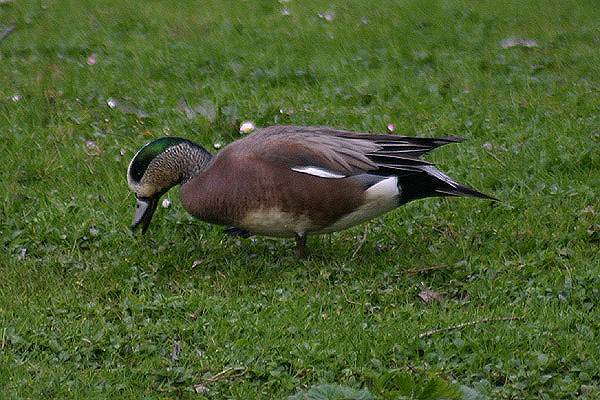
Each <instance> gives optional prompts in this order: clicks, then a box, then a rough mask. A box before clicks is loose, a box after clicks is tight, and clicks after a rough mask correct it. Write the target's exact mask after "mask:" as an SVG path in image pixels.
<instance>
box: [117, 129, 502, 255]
mask: <svg viewBox="0 0 600 400" xmlns="http://www.w3.org/2000/svg"><path fill="white" fill-rule="evenodd" d="M462 141H464V139H462V138H459V137H442V138H424V137H409V136H400V135H395V134H391V133H386V134H377V133H357V132H352V131H348V130H342V129H337V128H330V127H320V126H318V127H311V126H294V125H277V126H270V127H265V128H259V129H256V130H254V131H252V132H251V133H249V134H248V135H246V136H243V137H241V138H240V139H238V140H235V141H233V142H232V143H230V144H228V145H226V146H224V147H223V148H222V149H221V150H220V151H219V152H218V153H217V154H216V155H214V154H212V153H210V152H209V151H207V150H206V149H205V148H204V147H202V146H201V145H199V144H197V143H195V142H193V141H191V140H189V139H185V138H181V137H172V136H167V137H163V138H159V139H156V140H154V141H152V142H150V143H148V144H146V145H145V146H143V147H142V148H141V149H140V150H139V151H138V152H137V153H136V154H135V156H134V157H133V159H132V160H131V162H130V164H129V167H128V169H127V181H128V184H129V187H130V189H131V190H132V191H133V193H134V194H135V197H136V198H137V207H136V211H135V215H134V218H133V222H132V224H131V229H132V231H135V230H136V229H137V228H138V227H141V231H142V234H144V233H145V232H146V231H147V229H148V226H149V224H150V221H151V219H152V216H153V214H154V211H155V210H156V208H157V205H158V203H159V200H160V198H161V196H163V195H164V194H165V193H166V192H167V191H169V189H171V188H172V187H173V186H176V185H180V199H181V204H182V206H183V207H184V208H185V210H186V211H187V212H188V213H190V214H191V215H192V216H194V217H196V218H198V219H200V220H202V221H205V222H208V223H211V224H217V225H223V226H225V227H226V228H225V230H224V231H225V232H226V233H230V234H235V235H239V236H242V237H248V236H250V235H253V234H256V235H263V236H270V237H282V238H295V241H296V257H297V258H305V257H306V238H307V236H308V235H316V234H326V233H331V232H335V231H340V230H343V229H346V228H349V227H352V226H355V225H358V224H361V223H363V222H366V221H368V220H371V219H373V218H375V217H378V216H381V215H383V214H385V213H387V212H389V211H391V210H394V209H395V208H397V207H399V206H402V205H404V204H406V203H409V202H411V201H413V200H417V199H422V198H425V197H434V196H464V197H473V198H480V199H488V200H496V199H495V198H493V197H491V196H488V195H486V194H483V193H481V192H479V191H477V190H475V189H472V188H469V187H467V186H464V185H462V184H460V183H458V182H456V181H455V180H453V179H452V178H450V177H449V176H448V175H446V174H445V173H443V172H442V171H440V170H439V169H437V168H436V167H435V166H434V165H433V164H432V163H431V162H429V161H427V160H424V159H422V158H421V156H423V155H425V154H427V153H429V152H430V151H431V150H433V149H435V148H437V147H439V146H442V145H445V144H450V143H459V142H462Z"/></svg>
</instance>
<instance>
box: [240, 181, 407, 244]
mask: <svg viewBox="0 0 600 400" xmlns="http://www.w3.org/2000/svg"><path fill="white" fill-rule="evenodd" d="M397 182H398V181H397V178H396V177H391V178H388V179H385V180H383V181H381V182H379V183H377V184H375V185H373V186H371V187H370V188H369V189H367V191H366V193H365V200H364V202H363V203H362V204H361V205H360V206H358V207H357V208H356V209H354V210H352V211H351V212H349V213H346V214H344V215H342V216H340V217H338V218H337V219H335V220H334V222H330V223H324V222H323V221H319V220H315V219H313V218H311V217H310V214H311V212H310V211H309V210H306V211H307V212H306V213H294V212H288V211H283V210H282V209H281V208H278V207H260V208H258V209H255V210H252V211H249V212H248V213H246V215H245V217H244V218H243V219H242V221H241V223H240V224H239V227H240V228H243V229H245V230H247V231H249V232H252V233H255V234H257V235H265V236H275V237H294V236H296V235H305V234H318V233H330V232H335V231H339V230H343V229H346V228H349V227H352V226H354V225H358V224H360V223H363V222H365V221H368V220H370V219H372V218H375V217H377V216H379V215H382V214H385V213H387V212H388V211H391V210H393V209H394V208H396V207H397V206H398V199H399V195H400V193H399V190H398V186H397ZM332 213H333V211H332ZM338 215H339V214H338ZM327 219H328V220H330V219H329V218H327Z"/></svg>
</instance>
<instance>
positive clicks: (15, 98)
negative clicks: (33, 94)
mask: <svg viewBox="0 0 600 400" xmlns="http://www.w3.org/2000/svg"><path fill="white" fill-rule="evenodd" d="M19 100H21V96H19V95H18V94H15V95H14V96H13V97H12V101H15V102H17V101H19Z"/></svg>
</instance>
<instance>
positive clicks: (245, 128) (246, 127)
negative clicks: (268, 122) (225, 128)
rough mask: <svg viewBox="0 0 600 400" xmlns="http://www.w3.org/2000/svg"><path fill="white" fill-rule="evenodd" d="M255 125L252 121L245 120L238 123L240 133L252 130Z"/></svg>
mask: <svg viewBox="0 0 600 400" xmlns="http://www.w3.org/2000/svg"><path fill="white" fill-rule="evenodd" d="M255 128H256V127H255V126H254V123H253V122H252V121H245V122H242V124H241V125H240V133H248V132H250V131H253V130H254V129H255Z"/></svg>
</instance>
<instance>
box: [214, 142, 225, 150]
mask: <svg viewBox="0 0 600 400" xmlns="http://www.w3.org/2000/svg"><path fill="white" fill-rule="evenodd" d="M221 146H223V144H221V142H216V143H215V144H213V147H214V148H215V149H220V148H221Z"/></svg>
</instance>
